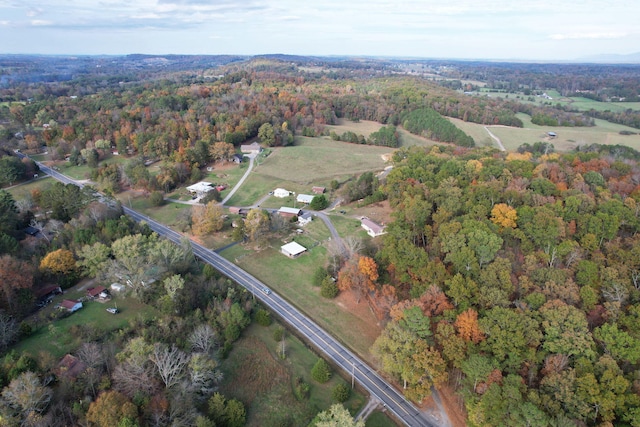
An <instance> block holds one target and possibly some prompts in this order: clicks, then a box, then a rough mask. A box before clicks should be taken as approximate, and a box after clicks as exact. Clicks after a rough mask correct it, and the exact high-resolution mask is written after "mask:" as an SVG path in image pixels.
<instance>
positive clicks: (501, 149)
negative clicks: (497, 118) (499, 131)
mask: <svg viewBox="0 0 640 427" xmlns="http://www.w3.org/2000/svg"><path fill="white" fill-rule="evenodd" d="M484 130H486V131H487V133H488V134H489V136H490V137H491V138H493V139H494V141H496V143H497V144H498V148H500V151H507V150H506V149H505V148H504V145H502V141H500V138H498V137H497V136H495V135H494V134H493V132H491V131H490V130H489V128H488V127H487V126H485V127H484Z"/></svg>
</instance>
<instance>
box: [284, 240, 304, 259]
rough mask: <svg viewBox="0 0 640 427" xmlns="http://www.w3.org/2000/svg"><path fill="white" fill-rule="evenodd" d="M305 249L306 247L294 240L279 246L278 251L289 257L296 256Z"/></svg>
mask: <svg viewBox="0 0 640 427" xmlns="http://www.w3.org/2000/svg"><path fill="white" fill-rule="evenodd" d="M306 251H307V248H305V247H304V246H302V245H301V244H299V243H296V242H291V243H287V244H286V245H283V246H281V247H280V252H282V253H283V254H285V255H286V256H288V257H289V258H296V257H298V256H300V254H302V253H304V252H306Z"/></svg>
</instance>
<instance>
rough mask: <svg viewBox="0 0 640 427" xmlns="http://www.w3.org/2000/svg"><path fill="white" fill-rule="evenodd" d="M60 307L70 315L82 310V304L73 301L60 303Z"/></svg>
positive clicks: (67, 300) (68, 300)
mask: <svg viewBox="0 0 640 427" xmlns="http://www.w3.org/2000/svg"><path fill="white" fill-rule="evenodd" d="M60 307H62V308H64V309H65V310H67V311H68V312H70V313H75V312H76V311H78V310H80V309H81V308H82V302H80V301H76V300H74V299H66V300H63V301H62V302H61V303H60Z"/></svg>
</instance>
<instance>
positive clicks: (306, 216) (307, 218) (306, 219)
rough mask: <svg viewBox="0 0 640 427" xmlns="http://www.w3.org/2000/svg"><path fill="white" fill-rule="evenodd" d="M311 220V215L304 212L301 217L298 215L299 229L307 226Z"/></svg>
mask: <svg viewBox="0 0 640 427" xmlns="http://www.w3.org/2000/svg"><path fill="white" fill-rule="evenodd" d="M311 220H313V215H311V212H305V213H303V214H302V215H298V225H300V226H301V227H304V226H305V225H307V224H309V223H310V222H311Z"/></svg>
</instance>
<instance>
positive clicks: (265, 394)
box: [221, 322, 395, 427]
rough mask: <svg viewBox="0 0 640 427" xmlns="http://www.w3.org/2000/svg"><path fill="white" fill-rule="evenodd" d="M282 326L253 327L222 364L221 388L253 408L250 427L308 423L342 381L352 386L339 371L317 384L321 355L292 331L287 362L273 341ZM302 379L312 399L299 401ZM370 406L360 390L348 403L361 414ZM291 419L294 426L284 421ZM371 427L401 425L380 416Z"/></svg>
mask: <svg viewBox="0 0 640 427" xmlns="http://www.w3.org/2000/svg"><path fill="white" fill-rule="evenodd" d="M278 327H279V325H278V324H277V322H274V323H273V324H272V325H271V326H269V327H264V326H260V325H257V324H253V325H251V326H250V327H249V328H247V330H245V331H244V333H243V337H242V338H241V339H240V340H239V341H238V342H237V343H235V344H234V348H233V350H232V352H231V357H229V358H227V359H226V360H225V361H224V362H223V363H222V366H221V367H222V369H223V372H224V374H225V379H224V381H223V383H222V386H221V390H222V391H223V392H224V394H225V395H227V396H229V397H234V398H236V399H240V400H241V401H243V402H244V403H245V404H246V405H247V424H246V425H247V426H256V427H258V426H265V425H279V424H277V423H278V422H280V423H281V424H280V425H296V426H298V425H307V424H308V422H309V421H310V419H311V418H313V416H314V415H315V413H316V411H318V410H323V409H326V408H328V407H329V406H330V405H331V404H332V403H333V401H332V399H331V391H332V389H333V388H334V387H335V386H336V385H337V384H339V383H348V381H347V380H345V379H343V378H341V377H340V376H339V375H338V373H336V372H334V373H333V375H332V378H331V380H329V381H328V382H327V383H325V384H319V383H317V382H315V381H313V380H312V379H311V376H310V371H311V368H312V367H313V365H314V364H315V362H316V361H317V360H318V356H317V355H316V354H315V353H313V352H312V351H311V350H309V349H308V348H307V347H306V346H305V345H304V344H303V343H302V342H301V341H300V340H299V339H297V338H296V337H295V336H293V335H291V334H289V333H288V331H285V335H284V336H285V339H284V341H285V354H286V358H284V359H283V358H281V357H280V356H279V355H278V352H279V351H280V349H281V342H280V341H278V342H276V341H275V340H274V338H273V334H274V331H275V330H276V329H277V328H278ZM247 375H250V376H251V378H247ZM298 378H301V379H302V380H303V381H304V382H305V383H307V384H309V385H310V392H309V397H308V399H298V398H297V397H296V395H295V394H294V392H293V389H294V388H295V385H296V381H297V379H298ZM364 403H365V397H364V396H363V395H362V394H361V393H359V392H358V391H357V389H356V392H354V393H352V395H351V397H350V398H349V400H347V402H345V404H344V405H345V407H346V408H348V409H349V410H350V411H351V412H352V413H353V414H355V413H357V411H358V410H359V409H360V408H361V407H362V406H363V405H364ZM285 420H286V421H288V424H285V423H283V422H284V421H285ZM367 425H369V424H367ZM371 425H373V426H381V427H384V426H394V425H395V424H393V422H392V421H391V420H389V419H388V418H387V417H382V418H381V419H380V417H375V419H374V424H371Z"/></svg>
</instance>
